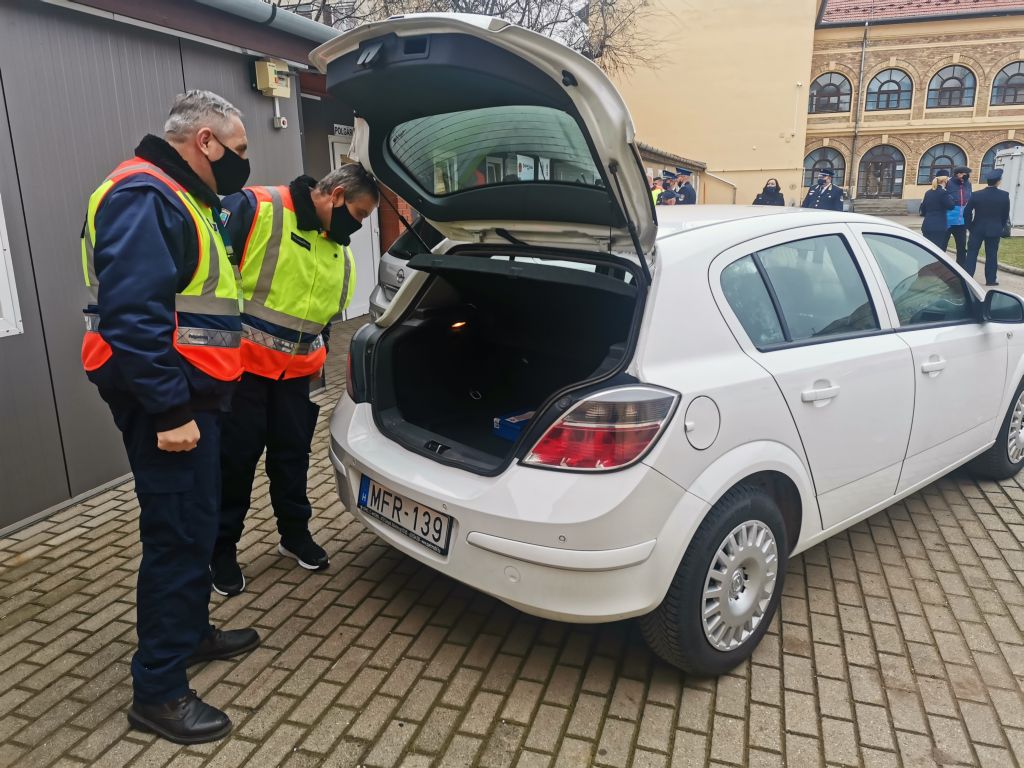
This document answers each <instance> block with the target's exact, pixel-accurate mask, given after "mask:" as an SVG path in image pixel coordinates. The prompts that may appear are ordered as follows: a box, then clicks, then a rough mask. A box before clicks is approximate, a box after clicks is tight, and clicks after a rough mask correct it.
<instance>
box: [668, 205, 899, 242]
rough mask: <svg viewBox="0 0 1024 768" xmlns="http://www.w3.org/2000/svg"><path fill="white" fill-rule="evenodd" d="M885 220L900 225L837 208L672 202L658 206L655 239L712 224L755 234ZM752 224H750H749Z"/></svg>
mask: <svg viewBox="0 0 1024 768" xmlns="http://www.w3.org/2000/svg"><path fill="white" fill-rule="evenodd" d="M851 223H860V224H872V223H874V224H887V225H889V226H900V225H899V224H897V223H896V222H893V221H888V220H886V219H880V218H878V217H876V216H865V215H863V214H856V213H845V212H841V211H819V210H808V209H806V208H787V207H784V206H768V205H672V206H659V207H658V239H659V240H663V239H665V238H666V237H671V236H673V235H678V234H681V233H684V232H688V231H692V230H696V229H706V228H709V227H714V228H715V229H716V230H718V232H716V234H724V232H722V231H721V230H724V229H728V230H734V231H735V230H741V229H742V230H743V231H744V232H746V231H748V230H749V231H750V233H751V235H753V236H756V235H757V234H759V233H761V232H771V231H775V230H782V229H790V228H792V227H806V226H810V225H814V224H851ZM750 225H753V226H750Z"/></svg>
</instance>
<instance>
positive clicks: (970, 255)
mask: <svg viewBox="0 0 1024 768" xmlns="http://www.w3.org/2000/svg"><path fill="white" fill-rule="evenodd" d="M982 243H984V244H985V282H986V283H994V282H996V281H997V280H998V279H999V235H996V236H995V237H979V236H978V235H976V234H974V233H973V232H971V239H970V242H969V243H968V245H967V258H966V259H965V260H964V269H965V270H967V274H969V275H970V276H971V277H974V270H975V269H977V268H978V253H979V252H980V251H981V244H982Z"/></svg>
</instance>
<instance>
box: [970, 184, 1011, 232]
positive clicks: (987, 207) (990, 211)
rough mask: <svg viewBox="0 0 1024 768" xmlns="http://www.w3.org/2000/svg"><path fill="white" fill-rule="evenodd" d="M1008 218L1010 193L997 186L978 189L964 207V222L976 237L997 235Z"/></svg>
mask: <svg viewBox="0 0 1024 768" xmlns="http://www.w3.org/2000/svg"><path fill="white" fill-rule="evenodd" d="M1009 220H1010V193H1009V192H1007V191H1006V190H1004V189H999V188H998V187H985V189H980V190H978V191H977V192H975V193H974V194H973V195H971V199H970V200H969V201H968V203H967V207H966V208H964V222H965V223H966V224H967V228H968V229H969V230H970V231H971V234H972V235H977V236H978V237H999V236H1000V235H1001V234H1002V233H1003V227H1004V226H1006V223H1007V222H1008V221H1009Z"/></svg>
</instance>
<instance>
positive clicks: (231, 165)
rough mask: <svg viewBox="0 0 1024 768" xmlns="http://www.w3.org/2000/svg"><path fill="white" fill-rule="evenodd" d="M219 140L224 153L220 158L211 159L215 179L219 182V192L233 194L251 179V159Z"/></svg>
mask: <svg viewBox="0 0 1024 768" xmlns="http://www.w3.org/2000/svg"><path fill="white" fill-rule="evenodd" d="M214 138H217V137H216V136H214ZM217 141H218V143H219V144H220V145H221V146H222V147H224V155H223V156H222V157H221V158H220V159H219V160H211V161H210V170H211V171H213V180H214V182H215V183H216V184H217V194H218V195H233V194H235V192H241V191H242V187H244V186H245V182H246V181H248V180H249V161H248V160H246V159H245V158H243V157H240V156H239V154H238V153H237V152H235V151H234V150H233V149H231V148H230V147H229V146H227V145H226V144H225V143H224V142H222V141H221V140H220V139H217Z"/></svg>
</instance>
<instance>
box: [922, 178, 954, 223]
mask: <svg viewBox="0 0 1024 768" xmlns="http://www.w3.org/2000/svg"><path fill="white" fill-rule="evenodd" d="M955 206H956V203H955V202H953V196H952V195H951V194H949V192H947V191H946V190H944V189H943V188H942V187H939V188H938V189H929V190H928V191H927V192H925V193H924V200H922V201H921V207H920V209H919V210H920V212H921V215H922V216H924V221H922V222H921V231H922V232H944V231H945V230H947V229H949V227H948V225H947V224H946V211H951V210H953V208H954V207H955Z"/></svg>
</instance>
